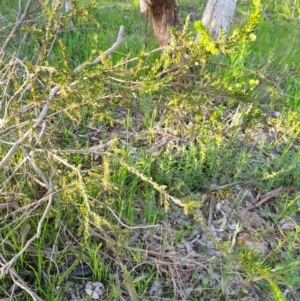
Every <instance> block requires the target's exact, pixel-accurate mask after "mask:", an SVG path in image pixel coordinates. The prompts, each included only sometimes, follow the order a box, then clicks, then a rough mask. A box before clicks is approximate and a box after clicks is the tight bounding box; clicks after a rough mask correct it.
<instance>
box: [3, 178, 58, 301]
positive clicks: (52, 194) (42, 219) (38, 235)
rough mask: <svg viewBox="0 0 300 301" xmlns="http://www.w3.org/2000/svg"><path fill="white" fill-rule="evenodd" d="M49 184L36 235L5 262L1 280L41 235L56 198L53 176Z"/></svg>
mask: <svg viewBox="0 0 300 301" xmlns="http://www.w3.org/2000/svg"><path fill="white" fill-rule="evenodd" d="M48 182H49V200H48V203H47V207H46V209H45V211H44V213H43V215H42V217H41V219H40V220H39V223H38V226H37V231H36V234H35V235H34V236H33V237H31V238H30V239H29V240H28V241H27V242H26V244H25V246H24V247H23V248H22V249H21V250H20V251H19V252H18V253H17V254H16V255H15V256H13V258H12V259H11V260H10V261H8V262H4V264H3V266H2V267H1V269H0V279H2V278H3V277H4V276H5V275H6V274H7V273H8V272H11V267H12V266H13V265H14V264H15V262H16V261H17V260H18V259H19V257H20V256H22V255H23V254H24V253H25V252H26V251H27V249H28V248H29V246H30V245H31V244H32V242H34V241H35V240H36V239H37V238H39V237H40V235H41V232H42V225H43V223H44V220H45V219H46V217H47V215H48V213H49V211H50V208H51V206H52V202H53V196H54V193H53V191H52V176H51V177H50V178H49V181H48ZM2 260H3V258H2ZM18 285H19V283H18ZM37 300H41V299H37Z"/></svg>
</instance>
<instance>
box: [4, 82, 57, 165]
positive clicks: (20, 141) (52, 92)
mask: <svg viewBox="0 0 300 301" xmlns="http://www.w3.org/2000/svg"><path fill="white" fill-rule="evenodd" d="M59 90H60V86H55V87H54V88H52V89H51V91H50V93H49V98H48V100H47V102H46V104H45V105H44V107H43V110H42V112H41V114H40V116H39V118H38V119H37V120H36V122H35V123H34V125H33V126H32V129H29V130H28V131H27V132H26V133H25V134H24V135H23V137H21V138H20V139H19V140H18V141H16V142H15V143H14V145H13V146H12V148H11V149H10V150H9V152H8V153H7V154H6V155H5V157H4V158H3V159H2V161H1V162H0V169H2V168H3V167H4V166H5V164H6V163H7V162H8V161H9V159H10V158H11V157H12V156H13V155H14V154H15V152H16V151H17V150H18V148H19V146H20V145H21V144H22V143H23V142H24V141H25V140H26V139H27V138H28V137H29V135H30V134H31V133H32V131H33V130H35V129H36V128H37V127H38V126H39V125H40V124H41V122H42V121H43V120H44V118H45V117H46V114H47V112H48V109H49V103H50V101H51V100H52V99H53V97H54V96H55V95H56V93H57V92H58V91H59Z"/></svg>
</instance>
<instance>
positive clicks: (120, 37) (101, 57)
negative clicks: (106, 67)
mask: <svg viewBox="0 0 300 301" xmlns="http://www.w3.org/2000/svg"><path fill="white" fill-rule="evenodd" d="M124 30H125V27H124V26H123V25H121V27H120V30H119V33H118V37H117V39H116V41H115V42H114V44H113V45H112V46H111V47H110V48H109V49H107V50H106V51H105V52H103V53H102V54H101V55H99V56H98V57H96V58H95V59H94V60H93V61H92V62H84V63H83V64H81V65H79V66H78V67H76V68H75V70H74V71H73V73H74V74H77V73H78V72H80V71H81V70H82V69H83V68H84V67H85V66H91V65H96V64H98V63H100V62H101V61H102V60H103V59H104V58H105V57H106V56H108V55H110V54H112V53H113V52H114V51H115V50H116V48H117V47H118V46H119V45H120V43H121V42H122V40H123V37H124Z"/></svg>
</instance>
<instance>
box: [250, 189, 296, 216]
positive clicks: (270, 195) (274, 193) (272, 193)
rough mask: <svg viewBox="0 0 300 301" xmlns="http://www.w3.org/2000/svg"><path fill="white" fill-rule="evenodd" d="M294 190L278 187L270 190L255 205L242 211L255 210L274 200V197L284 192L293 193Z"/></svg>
mask: <svg viewBox="0 0 300 301" xmlns="http://www.w3.org/2000/svg"><path fill="white" fill-rule="evenodd" d="M294 190H295V188H294V187H289V188H283V187H282V186H280V187H279V188H276V189H274V190H271V191H269V192H268V193H266V194H264V195H262V196H261V197H260V198H259V201H258V202H257V203H256V204H254V205H252V206H249V207H246V208H245V209H244V210H245V211H250V210H253V209H256V208H258V207H260V206H262V205H263V204H264V203H265V202H267V201H268V200H269V199H271V198H274V197H275V196H277V195H279V194H282V193H285V192H293V191H294Z"/></svg>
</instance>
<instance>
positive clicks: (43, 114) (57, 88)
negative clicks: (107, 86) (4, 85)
mask: <svg viewBox="0 0 300 301" xmlns="http://www.w3.org/2000/svg"><path fill="white" fill-rule="evenodd" d="M30 1H32V0H29V2H30ZM29 2H28V3H29ZM22 17H23V16H22ZM124 29H125V28H124V26H123V25H122V26H121V27H120V30H119V34H118V37H117V40H116V42H115V43H114V44H113V46H112V47H110V48H109V49H107V50H106V51H105V52H104V53H102V54H101V55H100V56H98V57H97V58H95V59H94V60H93V61H92V62H85V63H83V64H81V65H79V66H78V67H77V68H76V69H75V70H74V74H76V73H78V72H80V71H81V70H82V69H83V68H84V67H85V66H86V65H95V64H98V63H100V62H101V60H102V59H103V58H104V57H106V56H108V55H110V54H111V53H113V52H114V51H115V50H116V48H117V47H118V46H119V44H120V43H121V42H122V39H123V36H124ZM75 85H76V84H75ZM72 86H74V83H73V84H71V88H72ZM60 89H61V87H60V86H59V85H57V86H55V87H54V88H52V89H51V91H50V93H49V97H48V100H47V102H46V104H45V105H44V108H43V110H42V112H41V114H40V116H39V118H38V119H37V121H36V122H35V123H34V125H33V127H32V129H29V130H28V131H27V132H26V133H25V134H24V135H23V137H21V138H20V139H19V140H18V141H16V142H15V143H14V145H13V146H12V148H11V149H10V151H9V152H8V153H7V154H6V156H5V157H4V158H3V159H2V161H1V162H0V169H2V168H3V167H4V166H5V164H6V163H7V162H8V161H9V159H10V158H11V157H12V156H13V155H14V154H15V152H16V151H17V150H18V148H19V146H20V145H21V144H22V143H23V142H24V141H25V140H26V139H27V138H28V136H29V135H30V134H31V133H32V130H35V129H36V128H37V127H38V126H39V125H40V124H41V122H42V121H43V119H44V118H45V117H46V114H47V111H48V109H49V104H50V101H51V100H52V99H53V98H54V96H55V95H57V94H58V92H59V91H60Z"/></svg>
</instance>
